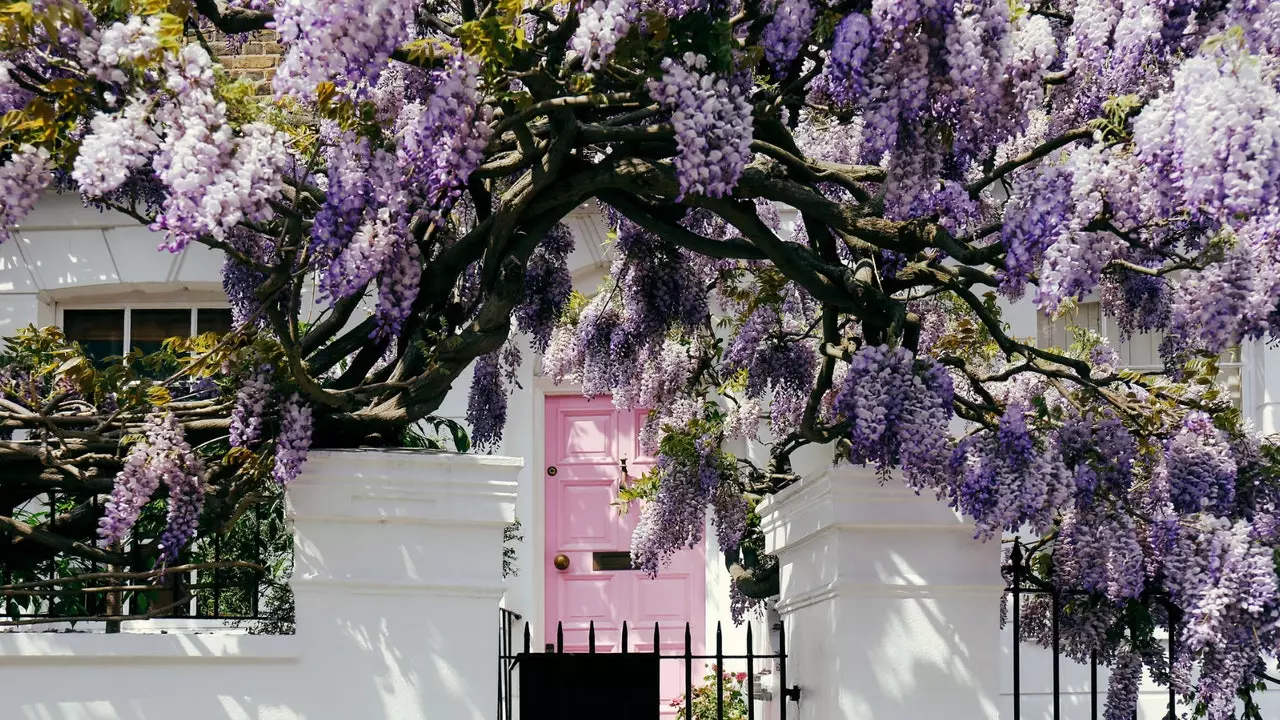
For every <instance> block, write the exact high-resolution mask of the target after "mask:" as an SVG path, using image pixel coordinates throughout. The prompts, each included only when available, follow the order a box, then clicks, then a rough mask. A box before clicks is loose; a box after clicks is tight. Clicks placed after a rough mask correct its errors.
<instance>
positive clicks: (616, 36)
mask: <svg viewBox="0 0 1280 720" xmlns="http://www.w3.org/2000/svg"><path fill="white" fill-rule="evenodd" d="M636 10H637V8H636V4H635V2H634V0H596V1H595V2H594V3H592V4H591V5H590V6H588V7H587V8H586V9H585V10H583V11H582V13H581V14H580V15H579V16H578V29H577V30H576V31H574V33H573V39H571V40H570V41H569V47H570V48H572V49H573V51H574V52H576V53H578V55H580V56H581V57H582V69H583V70H586V71H587V72H591V71H593V70H599V69H600V68H602V67H604V65H605V63H607V62H609V58H611V57H613V51H614V50H615V49H616V48H617V46H618V41H619V40H621V39H622V38H624V37H626V35H627V31H628V30H630V29H631V24H632V23H633V22H635V15H636Z"/></svg>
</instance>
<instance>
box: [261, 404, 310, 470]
mask: <svg viewBox="0 0 1280 720" xmlns="http://www.w3.org/2000/svg"><path fill="white" fill-rule="evenodd" d="M313 425H314V420H313V419H312V416H311V407H310V406H309V405H307V404H306V403H304V402H303V400H302V397H301V396H299V395H298V393H293V394H292V395H291V396H289V399H288V400H287V401H285V403H284V405H283V406H282V407H281V408H280V434H279V435H278V436H277V437H276V454H275V466H274V467H273V468H272V469H271V475H272V477H274V478H275V481H276V483H277V484H279V485H280V486H281V487H288V485H289V483H291V482H293V481H294V480H297V479H298V474H299V473H301V472H302V464H303V463H304V462H306V460H307V451H308V450H310V449H311V432H312V429H313Z"/></svg>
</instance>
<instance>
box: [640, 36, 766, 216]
mask: <svg viewBox="0 0 1280 720" xmlns="http://www.w3.org/2000/svg"><path fill="white" fill-rule="evenodd" d="M662 73H663V74H662V78H661V79H660V80H653V81H651V82H650V83H649V95H650V96H651V97H652V98H653V99H654V101H655V102H657V103H658V104H659V105H662V106H663V107H664V108H666V109H667V110H670V111H671V124H672V125H674V126H675V130H676V144H677V146H678V147H679V150H680V152H679V154H678V155H677V156H676V158H675V166H676V176H677V177H678V179H679V180H680V197H679V198H677V199H683V198H684V197H686V196H688V195H705V196H707V197H713V198H718V197H724V196H725V195H726V194H728V193H729V192H730V191H732V190H733V188H734V187H735V186H736V185H737V184H738V178H739V177H740V176H741V175H742V170H743V168H745V167H746V165H747V162H748V161H749V160H750V159H751V134H752V116H751V113H752V110H751V103H750V101H749V96H748V92H749V89H748V87H747V86H746V84H745V82H744V80H745V77H740V76H738V75H735V76H733V77H730V78H724V77H720V76H718V75H717V74H715V73H712V72H709V71H708V70H707V58H706V57H705V56H703V55H696V54H694V53H685V55H684V57H683V58H682V59H681V60H679V61H677V60H674V59H672V58H663V60H662Z"/></svg>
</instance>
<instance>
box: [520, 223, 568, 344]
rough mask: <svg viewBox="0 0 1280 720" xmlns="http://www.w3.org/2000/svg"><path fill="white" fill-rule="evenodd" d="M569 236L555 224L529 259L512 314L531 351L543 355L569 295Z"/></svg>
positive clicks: (564, 229)
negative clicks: (530, 342) (530, 343)
mask: <svg viewBox="0 0 1280 720" xmlns="http://www.w3.org/2000/svg"><path fill="white" fill-rule="evenodd" d="M573 244H574V239H573V232H572V231H571V230H569V227H568V226H567V225H565V224H564V223H556V224H555V226H554V227H552V228H551V230H550V231H549V232H547V234H546V235H545V236H544V237H543V238H542V241H541V242H539V243H538V247H537V249H535V250H534V251H533V255H531V256H530V257H529V263H528V264H527V265H526V266H525V273H524V300H523V301H522V302H521V303H520V305H519V306H518V307H516V310H515V317H516V324H517V325H518V327H519V328H520V331H521V332H524V333H528V334H529V335H530V336H532V338H533V349H534V350H535V351H536V352H540V353H541V352H545V351H546V349H547V345H548V343H550V342H551V333H552V331H553V330H554V329H555V326H556V321H557V320H558V319H559V318H560V314H561V312H563V311H564V308H565V305H567V304H568V302H569V295H570V294H571V293H572V292H573V276H572V275H570V274H569V266H568V258H569V253H571V252H573Z"/></svg>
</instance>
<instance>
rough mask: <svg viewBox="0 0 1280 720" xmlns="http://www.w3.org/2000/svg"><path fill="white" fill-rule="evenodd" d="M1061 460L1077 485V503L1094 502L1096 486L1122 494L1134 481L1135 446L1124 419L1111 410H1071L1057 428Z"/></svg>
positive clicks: (1097, 488)
mask: <svg viewBox="0 0 1280 720" xmlns="http://www.w3.org/2000/svg"><path fill="white" fill-rule="evenodd" d="M1058 443H1059V445H1060V446H1061V448H1062V459H1063V462H1064V463H1066V465H1067V468H1068V469H1069V470H1070V472H1071V474H1072V477H1073V478H1074V479H1075V485H1076V498H1075V500H1076V505H1077V506H1078V507H1081V508H1088V507H1090V506H1091V505H1093V503H1094V500H1095V499H1096V494H1097V491H1098V490H1099V489H1102V490H1104V491H1106V492H1109V493H1110V494H1111V495H1112V496H1113V497H1123V496H1124V494H1125V493H1126V492H1127V491H1128V489H1129V487H1130V485H1131V484H1132V482H1133V464H1134V460H1135V458H1136V457H1137V453H1138V448H1137V442H1136V441H1135V439H1134V437H1133V435H1132V433H1130V432H1129V430H1128V429H1127V428H1126V427H1125V426H1124V422H1123V421H1121V420H1120V418H1118V417H1116V416H1115V415H1114V414H1112V413H1110V412H1094V411H1092V410H1089V411H1085V412H1075V411H1073V412H1071V413H1070V414H1069V415H1067V417H1066V418H1065V419H1064V420H1063V425H1062V427H1061V428H1060V429H1059V430H1058Z"/></svg>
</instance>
